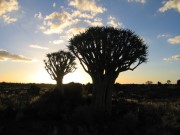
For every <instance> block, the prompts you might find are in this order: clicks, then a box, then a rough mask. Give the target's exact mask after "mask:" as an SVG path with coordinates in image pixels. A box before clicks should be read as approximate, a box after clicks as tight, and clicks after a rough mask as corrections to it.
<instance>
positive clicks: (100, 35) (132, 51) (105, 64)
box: [68, 27, 148, 110]
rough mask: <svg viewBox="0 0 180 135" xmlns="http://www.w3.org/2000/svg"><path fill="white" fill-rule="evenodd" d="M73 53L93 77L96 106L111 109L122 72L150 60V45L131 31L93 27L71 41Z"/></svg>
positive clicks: (70, 48)
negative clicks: (112, 97) (112, 96)
mask: <svg viewBox="0 0 180 135" xmlns="http://www.w3.org/2000/svg"><path fill="white" fill-rule="evenodd" d="M68 48H69V50H70V51H71V52H72V53H73V54H74V55H75V56H76V57H77V58H78V59H79V61H80V64H81V65H82V67H83V68H84V70H85V71H86V72H87V73H88V74H89V75H90V76H91V77H92V81H93V84H94V96H95V102H96V103H95V106H96V107H97V108H105V110H106V108H111V107H109V106H110V105H111V103H110V102H111V90H112V85H113V84H114V82H115V80H116V78H117V77H118V75H119V73H120V72H124V71H127V70H134V69H135V68H137V67H138V66H139V65H140V64H142V63H144V62H146V61H147V54H148V51H147V49H148V46H147V45H146V44H145V43H144V41H143V39H142V38H140V37H139V36H138V35H136V34H135V33H134V32H132V31H131V30H129V29H118V28H113V27H90V28H89V29H87V30H86V31H85V32H83V33H80V34H78V35H76V36H74V37H73V38H71V39H70V45H69V46H68ZM100 91H101V92H100Z"/></svg>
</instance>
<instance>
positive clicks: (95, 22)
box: [84, 18, 103, 27]
mask: <svg viewBox="0 0 180 135" xmlns="http://www.w3.org/2000/svg"><path fill="white" fill-rule="evenodd" d="M84 22H85V23H87V24H88V25H90V26H94V27H96V26H103V22H102V19H101V18H95V19H94V20H93V21H90V20H84Z"/></svg>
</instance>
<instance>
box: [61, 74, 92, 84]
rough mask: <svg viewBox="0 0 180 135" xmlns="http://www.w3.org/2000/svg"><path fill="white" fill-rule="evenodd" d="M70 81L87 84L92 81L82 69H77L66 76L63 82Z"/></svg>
mask: <svg viewBox="0 0 180 135" xmlns="http://www.w3.org/2000/svg"><path fill="white" fill-rule="evenodd" d="M70 82H75V83H82V84H86V83H88V82H91V78H90V77H89V76H88V75H87V74H83V73H82V72H81V71H76V72H74V73H69V74H67V75H65V76H64V78H63V83H64V84H66V83H70Z"/></svg>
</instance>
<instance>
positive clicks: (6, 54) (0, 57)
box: [0, 49, 33, 62]
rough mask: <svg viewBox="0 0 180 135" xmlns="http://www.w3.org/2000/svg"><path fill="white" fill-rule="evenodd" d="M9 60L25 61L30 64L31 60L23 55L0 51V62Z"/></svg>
mask: <svg viewBox="0 0 180 135" xmlns="http://www.w3.org/2000/svg"><path fill="white" fill-rule="evenodd" d="M7 59H10V60H12V61H25V62H32V61H33V59H31V58H28V57H25V56H23V55H18V54H13V53H10V52H8V51H6V50H2V49H0V61H5V60H7Z"/></svg>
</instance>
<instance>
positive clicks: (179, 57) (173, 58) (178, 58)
mask: <svg viewBox="0 0 180 135" xmlns="http://www.w3.org/2000/svg"><path fill="white" fill-rule="evenodd" d="M164 60H165V61H180V55H174V56H171V57H169V58H164Z"/></svg>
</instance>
